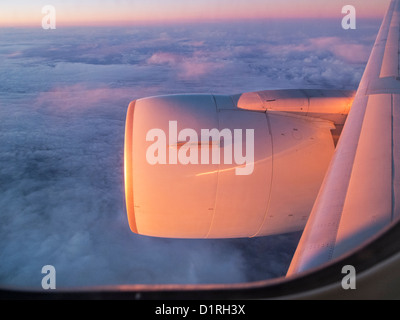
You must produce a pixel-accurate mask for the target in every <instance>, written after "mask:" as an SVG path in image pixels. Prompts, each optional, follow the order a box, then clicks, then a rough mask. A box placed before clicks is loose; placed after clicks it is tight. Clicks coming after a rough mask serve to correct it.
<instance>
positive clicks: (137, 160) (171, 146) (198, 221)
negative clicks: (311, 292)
mask: <svg viewBox="0 0 400 320" xmlns="http://www.w3.org/2000/svg"><path fill="white" fill-rule="evenodd" d="M332 129H334V125H333V124H332V122H329V121H326V120H321V119H315V118H307V117H304V116H299V115H291V114H289V113H285V112H277V111H270V110H248V109H245V108H238V106H237V102H235V99H233V98H232V97H231V96H222V95H171V96H159V97H151V98H145V99H138V100H135V101H133V102H132V103H131V104H130V105H129V108H128V113H127V120H126V131H125V152H124V153H125V159H124V162H125V164H124V165H125V195H126V207H127V214H128V220H129V225H130V228H131V230H132V231H133V232H135V233H139V234H142V235H149V236H156V237H170V238H237V237H254V236H264V235H270V234H276V233H285V232H291V231H296V230H301V229H302V228H304V226H305V223H306V221H307V218H308V215H309V213H310V211H311V208H312V205H313V203H314V200H315V198H316V196H317V193H318V191H319V187H320V185H321V183H322V180H323V177H324V175H325V171H326V169H327V167H328V164H329V161H330V159H331V157H332V155H333V151H334V143H333V139H332V134H331V130H332Z"/></svg>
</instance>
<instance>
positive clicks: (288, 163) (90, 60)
mask: <svg viewBox="0 0 400 320" xmlns="http://www.w3.org/2000/svg"><path fill="white" fill-rule="evenodd" d="M53 2H54V3H53V5H47V6H42V4H40V3H39V2H37V1H33V2H32V1H22V3H23V5H17V4H15V3H13V2H12V1H3V3H1V4H0V17H1V18H0V34H1V36H0V44H1V45H0V61H1V66H2V67H1V72H0V119H1V125H0V208H1V209H0V261H1V262H0V288H4V290H7V289H10V288H11V289H12V290H16V291H18V290H22V292H23V290H26V289H27V290H33V291H35V292H41V293H54V294H55V293H57V292H59V290H64V289H65V290H71V289H72V290H73V289H77V288H78V289H79V288H105V287H107V288H124V287H125V286H131V285H132V286H135V285H140V286H142V287H141V288H146V285H149V286H150V287H149V288H150V289H149V288H148V289H144V291H146V290H148V292H149V293H151V292H153V289H151V288H154V286H157V285H165V286H167V288H169V287H168V286H170V285H181V286H187V285H189V286H190V285H192V286H197V285H215V286H216V288H218V290H222V292H225V293H226V292H227V291H226V290H228V289H229V288H230V286H232V288H236V289H238V288H241V289H243V288H244V287H246V286H247V285H248V284H249V283H250V284H254V285H255V286H256V287H257V286H258V285H259V286H261V284H264V283H265V281H267V282H268V281H271V282H268V283H270V284H272V287H271V288H273V285H275V284H276V283H279V281H282V283H284V282H285V281H286V280H287V279H285V276H286V274H287V272H288V269H289V267H290V265H291V262H292V258H293V257H294V255H295V252H296V248H297V247H298V244H299V242H300V241H301V238H302V234H303V229H304V228H305V226H306V223H307V221H308V218H309V214H310V212H311V209H312V208H313V204H314V201H315V199H316V198H317V195H318V191H319V188H320V186H321V185H322V182H323V178H324V176H325V172H326V171H327V169H328V165H329V163H330V161H331V159H332V157H333V154H334V151H335V148H336V142H337V141H338V139H339V135H340V134H341V133H342V128H343V126H344V124H345V122H346V119H347V116H348V113H349V110H350V106H351V103H352V102H353V99H354V96H355V92H356V91H357V89H358V86H359V83H360V81H361V79H362V76H363V73H364V70H365V67H366V64H367V61H368V59H369V57H370V52H371V49H372V48H373V45H374V41H375V37H376V36H377V34H378V31H379V28H380V26H381V23H382V18H383V17H384V15H385V12H386V9H387V6H389V3H390V1H381V2H380V3H379V4H368V5H363V4H359V7H360V8H359V10H358V7H357V6H356V9H357V16H356V17H357V27H356V28H352V26H353V20H352V19H353V16H351V15H350V14H351V12H350V11H349V12H350V13H348V14H346V13H342V11H341V9H342V8H339V9H337V6H336V7H333V6H332V7H331V6H330V4H329V5H327V6H326V8H322V7H319V6H318V7H316V8H313V9H310V8H302V6H301V5H298V4H296V5H293V7H297V6H298V9H296V12H294V11H293V9H292V8H286V9H285V8H284V4H278V3H273V4H267V3H264V2H260V1H250V2H249V1H238V2H237V4H236V5H235V6H234V7H233V8H232V10H227V11H226V10H219V5H220V4H219V2H218V3H217V1H211V2H209V3H208V5H209V7H206V6H205V5H204V4H200V3H199V4H196V5H193V7H192V6H191V5H188V4H183V3H180V2H179V6H182V8H180V9H178V10H172V8H175V5H177V3H178V2H177V1H174V0H171V1H167V2H166V3H162V4H160V3H159V2H158V1H141V2H139V3H137V4H136V3H135V5H133V4H131V3H128V2H111V3H110V2H108V1H98V2H96V5H95V4H94V2H93V3H92V2H91V1H90V2H88V3H87V4H85V5H84V6H83V5H82V8H81V9H79V10H78V11H79V12H77V9H76V7H75V6H72V5H71V4H66V3H61V2H59V1H53ZM328 2H329V1H328ZM156 3H157V4H158V5H157V8H155V7H154V5H155V4H156ZM98 4H100V5H98ZM396 4H397V2H396ZM210 8H211V10H210ZM285 12H286V13H285ZM346 17H347V20H344V21H345V22H346V21H347V23H348V28H347V27H346V28H345V27H343V25H342V23H345V22H342V20H343V19H344V18H346ZM316 26H318V27H317V28H316ZM355 53H356V54H355ZM387 65H390V63H389V62H388V63H387ZM382 72H383V71H382ZM385 72H386V73H387V75H390V67H387V70H385ZM383 85H385V84H383ZM326 90H330V91H329V92H330V93H329V94H331V96H327V95H328V93H327V92H328V91H326ZM243 93H249V94H246V95H245V94H243ZM193 94H199V95H198V96H195V95H193ZM371 94H372V93H371ZM171 95H172V96H171ZM149 97H150V98H149ZM324 99H325V100H324ZM371 100H372V98H371ZM132 101H135V110H134V111H132V115H131V116H132V118H131V120H128V118H127V111H128V106H129V105H130V103H131V102H132ZM198 101H201V103H199V102H198ZM324 108H330V109H329V110H330V111H329V112H326V111H324V110H325V109H324ZM335 108H336V109H335ZM340 108H343V109H340ZM323 109H324V110H323ZM338 109H340V112H338V111H337V110H338ZM132 110H133V109H132ZM321 110H322V111H321ZM189 111H190V112H189ZM327 114H328V115H327ZM128 115H129V113H128ZM266 115H267V116H266ZM288 115H290V116H288ZM373 116H374V114H370V115H369V118H368V117H367V119H372V118H373ZM307 117H308V118H307ZM309 117H313V118H312V120H310V118H309ZM128 121H132V123H131V125H132V128H131V130H132V131H131V136H129V139H132V141H133V142H132V141H131V140H129V141H131V146H130V147H129V148H131V149H128V150H129V152H130V156H129V161H131V162H132V164H129V166H131V167H129V168H130V169H127V158H126V153H127V149H126V148H127V142H126V141H128V140H127V137H128V135H127V133H126V130H127V127H126V125H127V122H128ZM175 124H176V125H177V128H176V139H175V140H174V141H172V140H171V139H172V138H171V136H172V131H171V130H173V126H174V125H175ZM247 124H249V125H251V129H249V128H250V127H249V128H247V127H246V125H247ZM163 125H165V126H166V127H165V130H164V127H162V126H163ZM167 125H168V127H167ZM218 126H220V127H218ZM213 128H215V130H216V131H214V133H215V132H216V134H219V135H224V137H223V139H224V143H223V145H222V144H220V142H219V140H218V139H214V136H212V134H213V132H211V130H212V129H213ZM151 129H155V130H161V131H151ZM224 129H225V130H227V131H223V130H224ZM246 129H247V130H253V131H251V132H250V133H253V135H250V136H245V134H247V133H248V131H246ZM185 130H186V131H185ZM204 130H208V134H209V136H207V137H206V139H203V138H204V137H203V136H202V135H201V133H204ZM238 130H239V131H240V132H239V131H238ZM396 130H397V129H396ZM132 132H133V134H132ZM160 132H163V133H165V134H166V135H165V136H164V135H161V134H159V133H160ZM151 133H153V136H151ZM146 134H147V135H146ZM236 134H238V135H239V134H240V136H239V138H237V137H238V135H236ZM388 134H389V133H388ZM140 135H142V137H143V139H142V140H141V141H142V142H143V145H141V146H143V148H142V147H141V148H138V147H137V146H138V145H139V143H138V141H137V140H138V139H139V138H138V137H140ZM210 137H211V138H210ZM228 138H230V139H231V140H229V139H228ZM247 138H249V139H248V140H246V139H247ZM135 139H136V140H135ZM163 139H164V140H163ZM239 140H240V143H239V142H238V141H239ZM163 141H165V143H164V145H163V144H162V142H163ZM229 141H230V142H231V143H229ZM238 145H240V146H241V147H243V148H244V149H243V150H244V151H243V150H239V151H238V150H237V149H236V147H237V146H238ZM339 145H340V140H339ZM259 146H262V147H261V148H259V149H258V147H259ZM251 147H253V148H251ZM135 148H136V149H135ZM163 148H164V149H163ZM229 148H231V149H229ZM301 148H303V149H304V150H308V151H307V152H308V153H307V156H303V154H300V153H299V152H297V151H298V150H300V149H301ZM238 149H239V147H238ZM132 150H133V152H132ZM154 150H156V151H154ZM163 150H164V151H165V152H167V153H165V154H164V155H163ZM215 150H219V151H217V152H220V153H218V162H217V163H215V162H214V160H215V159H216V158H214V156H215V155H216V153H214V151H215ZM225 150H228V151H229V150H230V152H231V153H228V152H226V153H224V152H225ZM260 150H261V151H260ZM318 150H323V154H322V153H319V152H318ZM152 151H154V152H153V153H152ZM236 151H238V152H236ZM252 151H255V153H254V154H253V156H252V157H251V152H252ZM289 151H290V152H292V154H295V156H293V157H289V156H288V152H289ZM240 152H241V153H240ZM395 152H397V150H396V151H395ZM174 154H175V155H176V158H175V159H174V158H173V156H171V155H174ZM136 155H141V159H142V160H140V161H142V162H140V161H139V160H138V158H139V156H137V157H136ZM149 155H150V156H152V157H153V158H152V161H153V163H149V158H148V156H149ZM203 155H205V157H203ZM230 155H231V156H232V157H231V158H229V156H230ZM317 155H318V157H319V158H318V159H317V158H315V157H317ZM164 156H165V157H164ZM146 157H147V158H146ZM310 159H311V160H312V161H311V160H310ZM164 160H165V163H163V161H164ZM146 161H147V162H146ZM171 161H172V162H173V161H176V163H171ZM185 161H186V162H185ZM202 161H203V162H202ZM223 161H225V162H223ZM150 162H151V161H150ZM167 162H168V163H167ZM138 168H140V170H139V169H138ZM247 169H248V170H247ZM129 170H131V171H132V172H131V171H129ZM135 170H136V171H135ZM246 170H247V171H246ZM360 170H362V168H361V169H360ZM365 170H366V169H365ZM363 172H364V171H360V172H359V174H362V173H363ZM238 173H239V174H238ZM189 176H190V177H189ZM305 184H306V185H305ZM128 187H129V188H132V190H131V189H129V188H128ZM128 189H129V190H131V191H129V192H131V194H129V195H128V193H126V192H128V191H127V190H128ZM390 192H391V191H390ZM393 210H394V209H393ZM128 211H129V212H128ZM377 219H378V218H377ZM132 231H136V232H132ZM174 235H175V236H176V238H174ZM198 238H204V239H198ZM346 253H347V252H346V251H344V254H346ZM339 276H340V277H343V275H342V274H339ZM276 279H278V280H279V281H277V282H274V281H276ZM143 286H144V287H143ZM151 286H153V287H151ZM235 286H236V287H235ZM232 290H233V292H234V290H235V289H232ZM0 291H1V290H0ZM111 291H113V290H111ZM4 292H5V293H4V296H5V297H7V294H10V292H7V291H4ZM228 292H229V291H228ZM263 292H264V291H263ZM203 293H205V294H208V296H210V297H211V296H212V295H213V293H212V292H211V291H203ZM220 293H221V292H220ZM264 293H265V292H264ZM142 294H143V297H146V295H145V294H144V293H142ZM1 295H2V294H1V293H0V296H1ZM232 295H233V296H235V293H232ZM228 296H229V295H228ZM107 297H108V296H107Z"/></svg>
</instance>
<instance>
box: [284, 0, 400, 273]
mask: <svg viewBox="0 0 400 320" xmlns="http://www.w3.org/2000/svg"><path fill="white" fill-rule="evenodd" d="M399 33H400V1H399V0H393V1H392V2H391V3H390V6H389V9H388V11H387V14H386V16H385V19H384V21H383V23H382V26H381V28H380V31H379V34H378V37H377V39H376V42H375V45H374V47H373V50H372V53H371V56H370V59H369V61H368V64H367V67H366V69H365V72H364V75H363V77H362V80H361V82H360V85H359V88H358V91H357V93H356V96H355V99H354V102H353V106H352V108H351V110H350V113H349V115H348V118H347V121H346V124H345V126H344V129H343V132H342V135H341V137H340V140H339V142H338V146H337V148H336V150H335V153H334V155H333V158H332V160H331V163H330V165H329V168H328V171H327V174H326V176H325V178H324V181H323V184H322V186H321V189H320V192H319V194H318V197H317V199H316V201H315V203H314V206H313V209H312V212H311V215H310V217H309V220H308V221H307V224H306V227H305V229H304V231H303V235H302V237H301V240H300V242H299V245H298V247H297V250H296V252H295V255H294V257H293V260H292V262H291V265H290V267H289V270H288V273H287V275H288V276H290V275H293V274H298V273H302V272H305V271H307V270H309V269H313V268H316V267H318V266H320V265H322V264H324V263H326V262H329V261H331V260H334V259H336V258H338V257H339V256H341V255H343V254H345V253H347V252H349V251H352V250H353V249H356V248H357V247H359V246H360V245H362V244H363V243H364V242H365V241H366V240H368V239H371V237H373V236H374V235H377V234H378V233H379V232H380V231H382V230H383V229H385V228H386V227H388V226H389V225H390V224H391V223H392V222H393V221H395V220H396V219H397V218H398V217H399V215H400V78H399V49H400V48H399V36H400V35H399Z"/></svg>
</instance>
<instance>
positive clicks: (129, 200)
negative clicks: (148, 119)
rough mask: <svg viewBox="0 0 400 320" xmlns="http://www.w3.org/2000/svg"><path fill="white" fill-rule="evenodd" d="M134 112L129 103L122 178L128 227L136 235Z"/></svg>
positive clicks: (133, 105)
mask: <svg viewBox="0 0 400 320" xmlns="http://www.w3.org/2000/svg"><path fill="white" fill-rule="evenodd" d="M134 110H135V101H133V102H131V104H130V105H129V108H128V113H127V116H126V125H125V146H124V177H125V199H126V200H125V201H126V210H127V213H128V220H129V226H130V228H131V230H132V231H133V232H135V233H137V227H136V221H135V212H134V209H135V208H134V203H133V181H132V132H133V115H134Z"/></svg>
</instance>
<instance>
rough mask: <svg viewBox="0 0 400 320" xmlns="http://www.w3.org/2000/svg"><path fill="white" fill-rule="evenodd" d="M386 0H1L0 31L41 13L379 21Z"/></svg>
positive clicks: (88, 17) (78, 17)
mask: <svg viewBox="0 0 400 320" xmlns="http://www.w3.org/2000/svg"><path fill="white" fill-rule="evenodd" d="M389 2H390V1H389V0H353V1H348V0H335V1H331V0H318V1H315V0H279V1H276V0H273V1H272V0H250V1H249V0H202V1H197V0H169V1H165V0H85V1H78V0H69V1H61V0H51V1H43V0H12V1H11V0H2V1H1V2H0V26H40V25H41V20H42V18H43V14H42V11H41V10H42V8H43V6H45V5H52V6H53V7H54V8H55V9H56V13H57V23H58V25H127V24H128V25H131V24H154V23H171V22H172V23H176V22H188V21H192V22H193V21H221V20H241V19H274V18H275V19H276V18H313V17H314V18H315V17H319V18H322V17H323V18H337V17H341V16H342V12H341V9H342V8H343V6H345V5H348V4H351V5H353V6H354V7H355V8H356V12H357V15H358V16H359V17H374V18H380V17H382V16H383V15H384V13H385V11H386V8H387V6H388V4H389Z"/></svg>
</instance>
